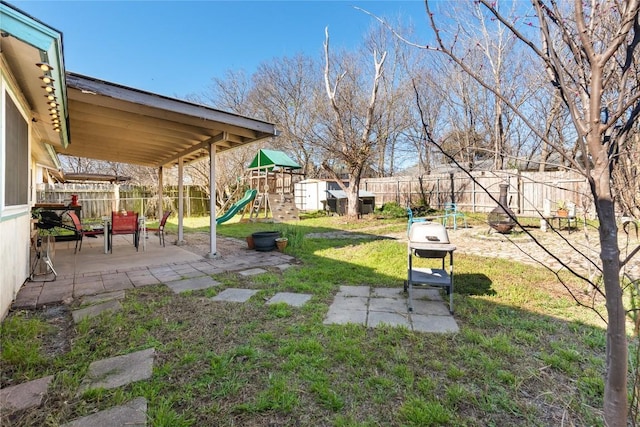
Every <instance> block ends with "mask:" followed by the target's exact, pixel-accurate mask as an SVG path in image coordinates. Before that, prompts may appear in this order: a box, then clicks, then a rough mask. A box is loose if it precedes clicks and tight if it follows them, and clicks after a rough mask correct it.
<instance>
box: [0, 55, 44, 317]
mask: <svg viewBox="0 0 640 427" xmlns="http://www.w3.org/2000/svg"><path fill="white" fill-rule="evenodd" d="M0 64H1V65H2V67H1V68H0V117H1V118H2V119H1V120H0V178H1V180H0V319H4V317H5V316H6V314H7V312H8V310H9V308H10V307H11V303H12V301H13V299H14V298H15V296H16V294H17V293H18V290H19V289H20V287H21V286H22V284H23V283H24V282H25V280H26V279H27V278H28V277H29V264H30V252H29V251H30V232H31V231H30V228H31V207H30V206H31V201H32V200H33V198H32V196H33V187H34V186H33V181H34V178H35V172H34V171H35V170H36V166H35V162H34V161H33V159H32V158H31V142H30V140H31V120H30V117H31V114H30V113H29V112H30V110H29V108H28V107H27V102H26V100H25V99H24V96H22V93H21V91H20V89H19V87H18V86H17V84H16V83H15V80H14V79H13V77H12V75H11V74H10V71H9V69H8V67H6V66H5V64H4V62H2V61H0ZM8 102H11V103H12V104H13V105H15V106H16V107H17V108H18V110H19V112H20V115H21V116H22V119H23V120H24V121H26V123H27V124H28V126H29V131H28V139H27V140H26V141H21V143H24V144H28V153H29V159H28V161H27V162H25V164H24V166H23V167H22V168H17V169H16V168H15V167H14V168H12V170H13V171H12V172H11V173H10V172H9V168H8V166H7V156H6V154H7V143H8V141H7V126H8V124H7V123H6V111H7V103H8ZM14 173H20V174H24V175H23V176H26V177H28V180H29V182H30V185H29V186H27V188H25V189H24V191H25V192H26V193H27V194H26V195H25V197H23V198H22V199H23V200H25V201H26V203H24V204H18V205H16V204H9V203H7V199H6V194H5V192H6V189H5V183H7V182H11V181H10V180H12V179H15V177H14V176H13V174H14Z"/></svg>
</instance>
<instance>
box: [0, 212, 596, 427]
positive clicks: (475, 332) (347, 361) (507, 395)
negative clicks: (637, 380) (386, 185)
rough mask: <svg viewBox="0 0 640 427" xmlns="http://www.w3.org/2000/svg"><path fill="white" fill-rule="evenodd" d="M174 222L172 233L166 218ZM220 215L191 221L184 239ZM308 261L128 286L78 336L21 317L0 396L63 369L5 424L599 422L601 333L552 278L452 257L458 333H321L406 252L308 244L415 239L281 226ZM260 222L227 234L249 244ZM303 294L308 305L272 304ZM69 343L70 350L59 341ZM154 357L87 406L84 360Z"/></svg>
mask: <svg viewBox="0 0 640 427" xmlns="http://www.w3.org/2000/svg"><path fill="white" fill-rule="evenodd" d="M169 224H170V225H169V227H174V226H175V222H172V221H171V220H170V222H169ZM208 224H209V219H208V218H202V219H197V218H196V219H188V220H187V222H186V223H185V227H186V229H187V232H190V231H206V230H208ZM269 227H272V228H273V229H280V230H283V232H284V233H285V234H287V235H288V236H290V245H289V247H288V248H287V252H288V253H289V254H291V255H294V256H295V257H296V258H298V259H299V261H300V265H299V266H296V267H293V268H290V269H288V270H285V271H284V272H280V271H279V270H277V269H273V270H271V271H269V272H268V273H267V274H263V275H259V276H253V277H250V278H241V277H239V276H238V275H236V274H231V273H226V274H220V275H214V278H215V279H216V280H218V281H220V282H222V283H223V285H222V286H220V287H217V288H215V289H209V290H206V291H199V292H192V293H187V294H180V295H174V294H173V293H172V292H171V291H170V290H169V289H168V288H166V287H165V286H163V285H159V286H153V287H145V288H140V289H136V290H133V291H127V296H126V299H125V300H124V302H123V305H124V308H123V310H121V311H120V312H117V313H116V314H108V315H104V316H103V317H99V318H95V319H91V320H86V321H83V322H82V323H80V324H79V325H77V326H73V325H72V324H71V322H70V320H69V318H70V314H69V311H68V309H67V308H58V309H57V310H58V311H57V312H55V311H54V313H53V314H52V311H51V309H50V310H42V311H16V312H12V313H10V314H9V316H8V317H7V319H6V320H5V321H4V322H3V325H2V336H1V341H0V342H1V344H2V360H1V365H2V374H1V377H0V379H1V385H2V386H3V387H4V386H6V385H9V384H15V383H20V382H23V381H26V380H29V379H35V378H39V377H42V376H45V375H50V374H54V375H55V379H54V381H53V385H52V389H51V390H50V393H49V395H48V396H47V398H46V399H45V400H44V403H43V405H42V407H41V408H39V409H37V410H35V411H29V412H27V413H21V414H18V415H17V416H14V417H12V418H11V419H9V417H7V416H6V415H3V417H4V418H2V423H0V424H2V425H5V423H12V424H14V425H25V426H27V425H58V424H59V423H62V422H66V421H69V420H71V419H73V418H76V417H79V416H82V415H87V414H90V413H93V412H95V411H97V410H101V409H105V408H109V407H112V406H114V405H116V404H120V403H123V402H126V401H128V400H131V399H133V398H134V397H138V396H144V397H146V398H147V399H148V402H149V411H148V414H149V417H150V421H149V425H153V426H172V427H174V426H315V425H327V426H439V425H451V426H491V425H495V426H514V425H518V426H549V425H561V424H563V423H564V425H603V423H602V420H601V416H600V415H601V414H600V407H601V406H602V399H601V396H602V393H603V381H602V376H603V372H604V369H605V366H604V354H605V334H604V330H603V329H602V327H599V326H596V325H598V324H599V320H598V319H597V318H596V316H595V315H594V314H593V313H591V312H590V311H588V310H586V309H583V308H580V307H578V306H576V304H575V303H574V302H573V301H572V300H571V299H570V298H569V297H568V296H567V295H566V294H565V292H564V291H563V290H562V288H561V287H560V285H559V284H557V283H556V279H555V278H554V277H553V276H552V275H551V274H549V273H548V272H547V271H545V270H543V269H540V268H537V267H532V266H529V265H521V264H518V263H514V262H512V261H505V260H500V259H494V258H481V257H476V256H465V255H462V254H459V255H457V256H456V265H455V266H456V293H455V304H456V314H455V318H456V320H457V322H458V324H459V326H460V332H459V333H457V334H450V335H435V334H423V333H413V332H411V331H409V330H406V329H403V328H391V327H385V328H376V329H368V328H365V327H363V326H358V325H345V326H339V325H324V324H323V319H324V317H325V315H326V312H327V309H328V307H329V305H330V304H331V301H332V298H333V296H334V295H335V293H336V292H337V290H338V288H339V286H340V285H369V286H378V287H380V286H384V287H399V288H400V287H402V286H403V280H404V279H405V275H406V246H405V244H402V243H399V242H395V241H393V240H382V239H359V240H353V239H338V240H329V239H318V238H303V236H304V235H305V234H307V233H311V232H323V231H336V230H339V229H348V230H357V229H361V232H363V233H368V234H376V233H388V232H393V231H402V230H405V229H406V222H404V221H403V220H401V219H400V220H374V219H368V220H365V221H360V222H358V223H349V222H347V221H345V220H344V219H343V218H336V217H333V218H315V219H308V220H304V221H301V222H299V223H295V224H273V225H270V226H269ZM258 228H259V229H261V230H264V229H265V225H264V224H259V225H255V224H238V223H226V224H224V225H221V226H219V227H218V232H219V234H221V235H226V236H235V237H244V236H246V235H248V234H250V233H251V232H252V231H257V229H258ZM226 287H245V288H253V289H258V290H260V292H259V293H258V294H257V295H256V296H255V297H253V298H252V299H251V300H249V302H247V303H243V304H220V303H214V302H211V301H209V299H208V298H209V297H212V296H214V295H215V294H216V293H218V292H221V291H222V290H224V289H225V288H226ZM281 291H289V292H305V293H311V294H313V298H312V299H311V301H310V302H309V303H307V304H306V305H305V306H304V307H302V308H292V307H289V306H286V305H279V304H276V305H269V306H267V305H265V299H267V298H269V297H270V296H272V295H273V294H275V293H276V292H281ZM61 337H62V338H63V341H64V342H65V343H66V344H65V345H64V346H62V347H60V346H59V345H54V344H55V343H60V340H61ZM148 347H155V349H156V361H155V366H154V374H153V377H152V378H151V379H150V380H148V381H141V382H137V383H134V384H132V385H129V386H126V387H123V388H119V389H116V390H97V391H95V390H94V391H91V392H88V393H85V394H84V395H81V396H76V394H75V393H76V390H77V387H78V385H79V383H80V381H81V379H82V377H83V375H84V374H85V372H86V370H87V367H88V365H89V363H91V362H92V361H94V360H98V359H101V358H105V357H110V356H115V355H120V354H125V353H129V352H132V351H135V350H141V349H144V348H148Z"/></svg>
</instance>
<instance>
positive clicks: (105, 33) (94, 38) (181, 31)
mask: <svg viewBox="0 0 640 427" xmlns="http://www.w3.org/2000/svg"><path fill="white" fill-rule="evenodd" d="M9 2H10V3H11V4H12V5H14V6H15V7H17V8H19V9H21V10H23V11H24V12H26V13H28V14H30V15H31V16H33V17H35V18H37V19H39V20H41V21H43V22H45V23H46V24H48V25H49V26H51V27H54V28H55V29H57V30H59V31H61V32H62V33H63V44H64V57H65V67H66V69H67V70H68V71H73V72H76V73H80V74H84V75H88V76H91V77H96V78H99V79H102V80H107V81H111V82H114V83H119V84H122V85H125V86H131V87H135V88H138V89H142V90H147V91H150V92H154V93H159V94H162V95H167V96H172V97H178V98H183V97H185V96H187V95H190V94H202V93H204V92H206V90H207V87H208V86H209V85H210V83H211V79H212V78H213V77H222V76H223V75H224V72H225V71H226V70H230V69H244V70H245V71H246V72H247V73H248V74H251V73H253V71H254V70H255V69H256V67H257V66H258V65H259V64H260V63H261V62H264V61H270V60H271V59H272V58H276V57H283V56H293V55H295V54H296V53H299V52H303V53H306V54H308V55H311V56H314V57H317V58H321V56H320V55H321V54H322V43H323V41H324V28H325V27H327V26H328V27H329V33H330V36H331V44H332V47H333V48H334V49H338V48H347V49H351V48H355V47H357V46H359V45H360V44H361V42H362V38H363V36H364V35H365V33H366V31H367V29H368V28H369V27H370V26H372V25H377V23H376V22H375V21H374V19H373V18H372V17H370V16H368V15H366V14H365V13H363V12H362V11H360V10H357V9H354V6H358V7H361V8H363V9H366V10H368V11H370V12H372V13H375V14H376V15H379V16H383V17H387V18H390V19H394V20H395V19H398V18H400V19H402V21H403V22H412V23H413V24H414V25H415V26H416V27H422V28H425V27H426V23H425V13H424V3H423V1H422V0H406V1H401V0H398V1H356V0H354V1H302V0H301V1H243V0H238V1H88V0H85V1H60V0H57V1H51V0H49V1H15V0H14V1H12V0H9Z"/></svg>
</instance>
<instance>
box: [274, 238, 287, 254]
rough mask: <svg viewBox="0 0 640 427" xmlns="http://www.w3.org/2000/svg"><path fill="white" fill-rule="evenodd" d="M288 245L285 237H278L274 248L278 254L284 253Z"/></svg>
mask: <svg viewBox="0 0 640 427" xmlns="http://www.w3.org/2000/svg"><path fill="white" fill-rule="evenodd" d="M288 243H289V239H287V238H286V237H278V238H277V239H276V246H277V247H278V250H279V251H280V252H282V251H284V249H285V248H286V247H287V244H288Z"/></svg>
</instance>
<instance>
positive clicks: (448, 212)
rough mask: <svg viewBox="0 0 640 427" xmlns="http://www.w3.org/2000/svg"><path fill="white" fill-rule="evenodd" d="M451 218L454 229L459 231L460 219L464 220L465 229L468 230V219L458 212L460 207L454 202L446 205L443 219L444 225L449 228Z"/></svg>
mask: <svg viewBox="0 0 640 427" xmlns="http://www.w3.org/2000/svg"><path fill="white" fill-rule="evenodd" d="M449 218H451V220H452V221H453V224H452V225H453V229H454V230H457V229H458V218H460V219H462V221H463V223H464V228H467V217H466V216H465V215H464V214H463V213H462V212H460V211H459V210H458V205H456V204H455V203H452V202H447V203H445V204H444V218H442V225H444V226H445V227H447V226H448V225H449Z"/></svg>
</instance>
